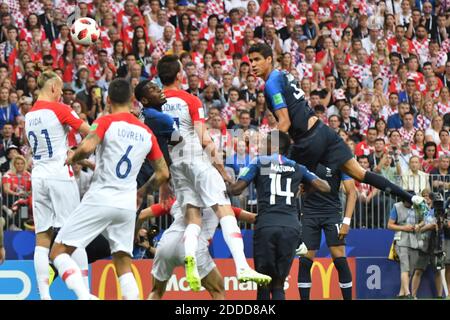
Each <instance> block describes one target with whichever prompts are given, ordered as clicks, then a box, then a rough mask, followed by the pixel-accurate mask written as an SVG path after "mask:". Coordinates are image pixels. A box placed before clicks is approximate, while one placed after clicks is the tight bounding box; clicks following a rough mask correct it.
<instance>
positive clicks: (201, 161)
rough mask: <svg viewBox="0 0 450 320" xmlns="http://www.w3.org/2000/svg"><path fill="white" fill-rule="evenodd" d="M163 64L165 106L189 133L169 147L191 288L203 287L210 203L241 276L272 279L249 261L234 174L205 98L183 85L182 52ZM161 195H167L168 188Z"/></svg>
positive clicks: (160, 70) (181, 129)
mask: <svg viewBox="0 0 450 320" xmlns="http://www.w3.org/2000/svg"><path fill="white" fill-rule="evenodd" d="M157 70H158V76H159V78H160V80H161V82H162V84H163V85H164V94H165V96H166V99H167V103H166V104H164V105H163V106H162V112H164V113H166V114H168V115H170V116H172V117H173V119H174V121H175V123H176V125H177V127H178V129H179V132H180V135H181V136H182V137H183V141H182V142H181V143H179V144H177V145H176V146H175V147H173V148H172V149H171V150H170V152H169V153H170V158H171V160H172V165H171V166H170V172H171V175H172V183H173V185H174V190H175V195H176V198H177V201H179V203H180V206H181V208H182V210H183V212H185V216H186V221H187V227H186V231H185V233H184V245H185V253H186V260H185V263H186V278H187V281H188V283H189V285H190V287H191V289H192V290H194V291H198V290H200V288H201V286H200V285H201V283H200V277H199V274H198V270H197V261H196V254H195V253H196V251H197V247H198V237H199V235H200V231H201V224H202V223H201V214H200V208H206V207H211V208H213V210H214V211H215V213H216V215H217V216H218V217H219V220H220V226H221V227H222V231H223V236H224V239H225V242H226V243H227V245H228V248H229V249H230V251H231V254H232V255H233V259H234V262H235V265H236V271H237V277H238V280H239V281H241V282H245V281H255V282H256V283H260V284H262V283H268V282H270V280H271V279H270V277H268V276H266V275H263V274H260V273H258V272H256V271H254V270H253V269H252V268H250V266H249V265H248V263H247V260H246V257H245V254H244V243H243V241H242V235H241V230H240V229H239V226H238V225H237V221H236V218H235V216H234V213H233V210H232V208H231V204H230V199H229V198H228V195H227V193H226V187H225V183H224V179H225V180H229V179H230V178H229V177H228V175H227V173H226V172H225V168H224V166H223V163H222V160H221V159H220V156H219V154H218V152H217V150H216V147H215V144H214V142H213V141H212V139H211V137H210V136H209V134H208V130H207V128H206V125H205V116H204V110H203V106H202V103H201V101H200V100H199V99H198V98H197V97H196V96H194V95H191V94H189V93H187V92H185V91H183V90H181V89H180V86H181V81H182V79H183V73H182V72H183V69H182V66H181V62H180V61H179V60H178V57H177V56H173V55H168V56H164V57H163V58H162V59H161V60H159V62H158V66H157ZM166 194H167V192H166ZM161 198H162V199H163V200H164V198H167V197H166V196H164V192H163V193H162V197H161Z"/></svg>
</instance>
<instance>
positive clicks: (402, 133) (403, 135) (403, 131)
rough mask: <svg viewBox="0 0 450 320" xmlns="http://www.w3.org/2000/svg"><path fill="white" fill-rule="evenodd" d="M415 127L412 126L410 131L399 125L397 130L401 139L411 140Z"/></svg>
mask: <svg viewBox="0 0 450 320" xmlns="http://www.w3.org/2000/svg"><path fill="white" fill-rule="evenodd" d="M416 131H417V129H416V128H414V127H413V129H412V130H411V131H408V130H406V129H405V128H404V127H401V128H400V129H399V130H398V132H399V133H400V137H401V138H402V141H408V142H412V141H413V138H414V134H415V133H416Z"/></svg>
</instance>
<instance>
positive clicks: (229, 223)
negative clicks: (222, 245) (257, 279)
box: [220, 216, 250, 272]
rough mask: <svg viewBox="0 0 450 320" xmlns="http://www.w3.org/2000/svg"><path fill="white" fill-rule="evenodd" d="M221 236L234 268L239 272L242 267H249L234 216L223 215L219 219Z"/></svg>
mask: <svg viewBox="0 0 450 320" xmlns="http://www.w3.org/2000/svg"><path fill="white" fill-rule="evenodd" d="M220 226H221V228H222V233H223V238H224V239H225V242H226V244H227V246H228V248H229V249H230V251H231V254H232V255H233V259H234V264H235V265H236V270H237V271H238V272H239V271H241V270H244V269H250V266H249V265H248V263H247V259H246V258H245V254H244V242H243V241H242V234H241V229H239V227H238V225H237V220H236V218H235V217H234V216H225V217H223V218H222V219H220Z"/></svg>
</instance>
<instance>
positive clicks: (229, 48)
mask: <svg viewBox="0 0 450 320" xmlns="http://www.w3.org/2000/svg"><path fill="white" fill-rule="evenodd" d="M214 42H215V38H212V39H209V41H208V51H211V52H214ZM223 44H224V46H223V47H224V49H225V54H227V55H229V56H232V55H233V53H234V52H235V50H234V45H233V42H232V41H231V40H230V39H229V38H228V37H226V38H225V39H224V40H223Z"/></svg>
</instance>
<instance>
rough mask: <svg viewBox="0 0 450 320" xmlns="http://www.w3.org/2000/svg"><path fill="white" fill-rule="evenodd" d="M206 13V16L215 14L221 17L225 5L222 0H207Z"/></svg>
mask: <svg viewBox="0 0 450 320" xmlns="http://www.w3.org/2000/svg"><path fill="white" fill-rule="evenodd" d="M206 13H207V14H208V16H210V15H212V14H217V15H218V16H219V19H222V18H223V16H224V14H225V6H224V2H223V1H222V0H209V1H208V2H207V3H206Z"/></svg>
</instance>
